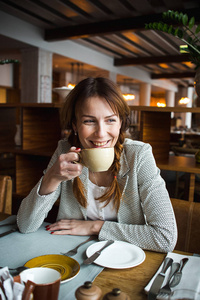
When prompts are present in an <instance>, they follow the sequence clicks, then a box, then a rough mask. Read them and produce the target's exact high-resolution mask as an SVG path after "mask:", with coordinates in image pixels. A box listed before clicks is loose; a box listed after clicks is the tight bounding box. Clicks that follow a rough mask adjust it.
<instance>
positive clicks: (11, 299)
mask: <svg viewBox="0 0 200 300" xmlns="http://www.w3.org/2000/svg"><path fill="white" fill-rule="evenodd" d="M0 282H1V284H2V285H3V290H4V291H3V290H2V288H0V296H1V298H2V300H6V299H7V300H21V299H22V294H23V291H24V284H21V283H18V282H14V279H13V277H12V276H11V275H10V273H9V270H8V267H5V268H2V269H0ZM4 293H5V294H4ZM5 295H6V296H5Z"/></svg>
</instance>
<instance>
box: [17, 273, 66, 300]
mask: <svg viewBox="0 0 200 300" xmlns="http://www.w3.org/2000/svg"><path fill="white" fill-rule="evenodd" d="M20 281H21V282H23V283H24V284H25V289H24V293H23V297H22V300H31V299H34V300H41V299H42V300H57V299H58V294H59V289H60V281H61V275H60V273H59V272H58V271H56V270H54V269H50V268H42V267H41V268H31V269H27V270H24V271H23V272H21V273H20Z"/></svg>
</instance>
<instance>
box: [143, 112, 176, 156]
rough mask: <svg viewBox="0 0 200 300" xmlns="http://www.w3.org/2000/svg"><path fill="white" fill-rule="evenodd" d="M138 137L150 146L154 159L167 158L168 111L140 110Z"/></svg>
mask: <svg viewBox="0 0 200 300" xmlns="http://www.w3.org/2000/svg"><path fill="white" fill-rule="evenodd" d="M140 139H141V140H142V141H143V142H146V143H149V144H150V145H151V146H152V148H153V154H154V157H155V159H156V160H162V159H168V157H169V142H170V113H162V112H161V113H157V114H155V113H154V112H141V128H140Z"/></svg>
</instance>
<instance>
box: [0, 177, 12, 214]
mask: <svg viewBox="0 0 200 300" xmlns="http://www.w3.org/2000/svg"><path fill="white" fill-rule="evenodd" d="M0 212H2V213H5V214H8V215H11V214H12V180H11V177H10V176H7V175H0Z"/></svg>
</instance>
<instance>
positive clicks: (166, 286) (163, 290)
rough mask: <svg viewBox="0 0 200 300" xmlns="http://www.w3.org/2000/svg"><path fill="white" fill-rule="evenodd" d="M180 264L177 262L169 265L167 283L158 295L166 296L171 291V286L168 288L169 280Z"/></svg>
mask: <svg viewBox="0 0 200 300" xmlns="http://www.w3.org/2000/svg"><path fill="white" fill-rule="evenodd" d="M179 266H180V264H179V263H173V264H172V266H171V270H170V273H169V276H168V278H167V283H166V284H165V286H163V287H162V288H161V289H160V291H159V293H158V296H161V297H163V296H166V297H168V295H169V294H170V293H171V288H170V281H171V279H172V277H173V276H174V274H175V273H176V272H177V271H178V269H179Z"/></svg>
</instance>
